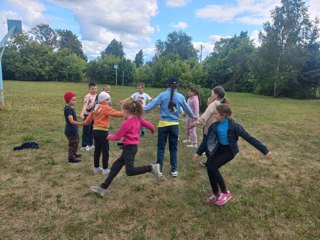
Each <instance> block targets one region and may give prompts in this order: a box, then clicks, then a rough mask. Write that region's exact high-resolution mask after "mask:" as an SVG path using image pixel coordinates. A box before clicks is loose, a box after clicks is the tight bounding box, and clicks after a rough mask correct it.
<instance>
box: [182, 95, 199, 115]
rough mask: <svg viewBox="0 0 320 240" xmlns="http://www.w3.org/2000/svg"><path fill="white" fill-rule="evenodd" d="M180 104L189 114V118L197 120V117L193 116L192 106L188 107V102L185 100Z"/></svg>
mask: <svg viewBox="0 0 320 240" xmlns="http://www.w3.org/2000/svg"><path fill="white" fill-rule="evenodd" d="M180 104H181V107H182V109H183V110H184V111H185V112H186V114H188V116H189V117H190V118H193V119H195V118H196V117H195V116H194V114H193V112H192V110H191V108H190V106H189V105H188V103H187V101H186V100H185V99H183V100H182V101H181V102H180Z"/></svg>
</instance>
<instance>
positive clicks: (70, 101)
mask: <svg viewBox="0 0 320 240" xmlns="http://www.w3.org/2000/svg"><path fill="white" fill-rule="evenodd" d="M64 100H65V102H66V105H65V107H64V117H65V120H66V126H65V129H64V134H65V135H66V137H67V139H68V141H69V145H68V146H69V147H68V162H69V163H79V162H81V160H80V159H78V158H79V157H81V155H80V154H77V150H78V146H79V134H78V126H79V125H83V123H82V122H78V121H77V114H76V110H75V109H74V106H75V104H76V95H75V94H74V93H73V92H66V93H65V94H64Z"/></svg>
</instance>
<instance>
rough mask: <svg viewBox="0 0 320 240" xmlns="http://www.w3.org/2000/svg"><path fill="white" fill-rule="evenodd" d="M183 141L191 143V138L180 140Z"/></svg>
mask: <svg viewBox="0 0 320 240" xmlns="http://www.w3.org/2000/svg"><path fill="white" fill-rule="evenodd" d="M182 142H183V143H191V140H190V139H189V138H187V139H185V140H183V141H182Z"/></svg>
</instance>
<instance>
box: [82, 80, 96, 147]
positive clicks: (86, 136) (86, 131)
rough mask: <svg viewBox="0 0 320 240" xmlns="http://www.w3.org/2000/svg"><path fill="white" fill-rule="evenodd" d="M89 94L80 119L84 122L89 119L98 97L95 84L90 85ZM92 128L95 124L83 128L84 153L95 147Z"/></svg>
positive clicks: (85, 98) (85, 99)
mask: <svg viewBox="0 0 320 240" xmlns="http://www.w3.org/2000/svg"><path fill="white" fill-rule="evenodd" d="M88 86H89V93H88V94H87V95H86V96H85V97H84V103H83V107H82V111H81V114H80V117H81V118H82V119H83V120H86V118H87V117H88V115H89V113H90V111H91V109H92V107H93V105H94V103H95V100H96V96H97V86H96V84H95V83H93V82H91V83H89V85H88ZM92 128H93V124H92V123H90V124H89V125H86V126H83V130H82V148H81V149H80V150H82V151H90V150H91V149H93V148H94V146H93V135H92Z"/></svg>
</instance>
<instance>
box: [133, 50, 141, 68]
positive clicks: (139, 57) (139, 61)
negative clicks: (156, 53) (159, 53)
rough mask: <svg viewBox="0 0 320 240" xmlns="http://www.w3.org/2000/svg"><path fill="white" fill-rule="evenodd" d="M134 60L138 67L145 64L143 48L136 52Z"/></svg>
mask: <svg viewBox="0 0 320 240" xmlns="http://www.w3.org/2000/svg"><path fill="white" fill-rule="evenodd" d="M134 62H135V64H136V67H137V68H138V67H140V66H142V65H143V52H142V49H141V50H140V51H139V52H138V53H137V54H136V57H135V58H134Z"/></svg>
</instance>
